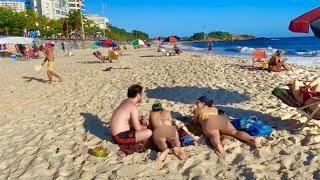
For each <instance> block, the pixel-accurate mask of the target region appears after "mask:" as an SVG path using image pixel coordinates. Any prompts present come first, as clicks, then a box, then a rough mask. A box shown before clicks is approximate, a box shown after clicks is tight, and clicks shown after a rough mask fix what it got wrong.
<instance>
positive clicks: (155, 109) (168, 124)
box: [149, 103, 188, 162]
mask: <svg viewBox="0 0 320 180" xmlns="http://www.w3.org/2000/svg"><path fill="white" fill-rule="evenodd" d="M149 119H150V121H151V127H152V129H153V142H154V144H155V145H156V146H157V148H158V149H159V150H160V151H161V152H162V153H161V154H159V155H158V158H157V161H158V162H163V161H164V160H165V159H166V157H167V155H168V153H169V152H170V150H169V148H168V145H167V142H168V143H169V144H170V145H171V147H173V153H174V154H175V155H176V156H177V157H178V158H179V159H180V160H186V159H187V158H188V156H187V154H186V153H185V152H184V151H183V150H182V149H181V143H180V140H179V135H178V131H177V129H176V127H175V126H173V124H172V116H171V113H170V111H168V110H165V109H162V105H161V103H155V104H153V105H152V111H150V117H149Z"/></svg>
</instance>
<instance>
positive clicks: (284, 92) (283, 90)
mask: <svg viewBox="0 0 320 180" xmlns="http://www.w3.org/2000/svg"><path fill="white" fill-rule="evenodd" d="M272 94H273V95H275V96H276V97H278V98H279V99H281V100H282V102H284V103H285V104H287V105H289V106H291V107H295V108H297V109H298V110H299V111H300V112H301V114H303V115H304V116H306V117H307V118H308V119H307V121H306V123H305V125H306V124H308V123H309V121H311V120H312V119H314V116H315V115H316V114H317V113H318V112H319V111H320V99H319V102H315V103H312V104H308V105H305V106H304V105H303V104H301V103H300V102H298V101H297V100H295V98H294V97H293V95H292V92H291V89H290V88H289V87H280V86H277V87H276V88H275V89H274V90H273V91H272ZM314 105H316V106H317V107H316V108H315V109H314V110H313V111H310V109H309V108H310V107H311V106H314Z"/></svg>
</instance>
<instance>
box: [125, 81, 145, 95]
mask: <svg viewBox="0 0 320 180" xmlns="http://www.w3.org/2000/svg"><path fill="white" fill-rule="evenodd" d="M142 90H143V87H142V86H140V85H139V84H134V85H131V86H130V87H129V88H128V98H135V97H136V96H137V95H138V94H142Z"/></svg>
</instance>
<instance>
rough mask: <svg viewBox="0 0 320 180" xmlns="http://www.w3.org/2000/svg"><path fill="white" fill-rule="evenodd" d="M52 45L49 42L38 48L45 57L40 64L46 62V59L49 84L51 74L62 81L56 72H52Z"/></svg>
mask: <svg viewBox="0 0 320 180" xmlns="http://www.w3.org/2000/svg"><path fill="white" fill-rule="evenodd" d="M53 46H54V44H50V45H48V46H46V45H41V46H40V47H39V50H40V51H42V52H43V53H44V54H45V59H44V61H43V62H42V63H41V65H42V66H43V65H44V64H45V63H46V61H48V70H47V75H48V78H49V80H48V83H49V84H51V83H52V76H55V77H56V78H58V79H59V81H60V82H62V79H61V77H60V76H59V75H58V74H57V73H55V72H54V69H55V62H54V54H53Z"/></svg>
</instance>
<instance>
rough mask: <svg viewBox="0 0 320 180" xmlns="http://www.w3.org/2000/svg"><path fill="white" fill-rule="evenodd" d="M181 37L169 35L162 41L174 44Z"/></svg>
mask: <svg viewBox="0 0 320 180" xmlns="http://www.w3.org/2000/svg"><path fill="white" fill-rule="evenodd" d="M180 40H181V39H180V38H179V37H178V36H169V37H167V38H166V39H164V41H163V42H164V43H171V44H175V43H177V42H179V41H180Z"/></svg>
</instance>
